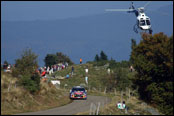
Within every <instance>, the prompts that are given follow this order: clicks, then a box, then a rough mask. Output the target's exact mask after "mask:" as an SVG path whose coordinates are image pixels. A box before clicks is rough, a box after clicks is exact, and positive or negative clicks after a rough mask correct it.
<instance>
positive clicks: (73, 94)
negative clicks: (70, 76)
mask: <svg viewBox="0 0 174 116" xmlns="http://www.w3.org/2000/svg"><path fill="white" fill-rule="evenodd" d="M70 99H84V100H86V99H87V90H85V88H84V87H81V86H75V87H73V88H72V90H70Z"/></svg>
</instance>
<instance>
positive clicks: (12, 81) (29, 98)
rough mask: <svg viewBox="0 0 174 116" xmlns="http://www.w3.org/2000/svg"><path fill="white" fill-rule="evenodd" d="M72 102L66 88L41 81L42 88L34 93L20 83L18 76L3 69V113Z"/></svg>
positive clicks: (46, 107)
mask: <svg viewBox="0 0 174 116" xmlns="http://www.w3.org/2000/svg"><path fill="white" fill-rule="evenodd" d="M70 102H72V101H71V100H70V99H69V97H68V96H67V93H66V92H65V91H64V90H58V89H56V88H55V87H53V86H52V85H50V84H47V83H45V82H41V90H40V91H39V92H38V93H36V94H34V95H32V94H30V93H29V92H28V91H27V90H25V89H24V88H23V87H22V86H20V85H18V79H17V78H15V77H12V76H11V75H10V74H7V73H4V72H2V71H1V114H2V115H7V114H8V115H11V114H16V113H22V112H33V111H39V110H45V109H50V108H54V107H58V106H62V105H65V104H68V103H70Z"/></svg>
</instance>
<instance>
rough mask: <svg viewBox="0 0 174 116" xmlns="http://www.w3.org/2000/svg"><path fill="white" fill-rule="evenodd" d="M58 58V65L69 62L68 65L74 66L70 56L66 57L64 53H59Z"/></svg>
mask: <svg viewBox="0 0 174 116" xmlns="http://www.w3.org/2000/svg"><path fill="white" fill-rule="evenodd" d="M56 56H57V59H58V61H57V62H58V63H63V62H67V63H69V64H70V65H71V64H74V63H73V62H72V61H71V59H70V58H69V57H68V56H66V55H64V54H63V53H62V52H57V53H56Z"/></svg>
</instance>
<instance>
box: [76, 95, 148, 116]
mask: <svg viewBox="0 0 174 116" xmlns="http://www.w3.org/2000/svg"><path fill="white" fill-rule="evenodd" d="M100 95H102V94H100ZM109 96H110V97H112V101H111V103H110V104H107V105H105V106H104V107H103V108H100V111H99V115H134V114H136V113H139V114H140V115H150V113H149V112H146V111H144V108H146V107H145V106H143V105H142V104H141V103H143V101H141V100H139V99H138V98H136V97H134V96H131V98H130V99H129V100H128V99H127V97H123V101H125V102H126V106H127V107H129V110H128V114H125V110H119V109H118V108H117V106H116V104H117V103H118V101H121V97H120V94H119V93H118V95H116V96H115V95H114V94H113V93H112V94H111V95H109ZM147 107H150V106H149V105H147ZM76 115H89V111H86V112H81V113H77V114H76Z"/></svg>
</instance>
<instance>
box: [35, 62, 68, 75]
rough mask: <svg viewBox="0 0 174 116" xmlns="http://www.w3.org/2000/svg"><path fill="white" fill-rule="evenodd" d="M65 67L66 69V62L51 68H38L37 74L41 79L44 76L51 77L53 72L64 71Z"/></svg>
mask: <svg viewBox="0 0 174 116" xmlns="http://www.w3.org/2000/svg"><path fill="white" fill-rule="evenodd" d="M67 67H68V63H67V62H65V63H59V64H55V65H52V66H51V67H49V66H48V67H46V66H44V67H40V68H38V72H39V74H40V75H41V76H42V77H45V76H46V74H49V75H51V74H52V73H53V72H55V71H60V70H62V69H66V68H67Z"/></svg>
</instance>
